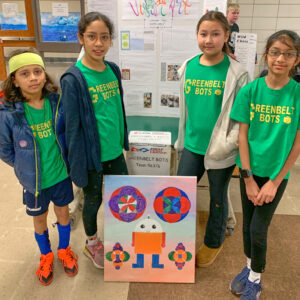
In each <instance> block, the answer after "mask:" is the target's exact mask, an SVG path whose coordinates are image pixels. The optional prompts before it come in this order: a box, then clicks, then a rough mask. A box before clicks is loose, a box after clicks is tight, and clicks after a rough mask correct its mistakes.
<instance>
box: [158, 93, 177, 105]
mask: <svg viewBox="0 0 300 300" xmlns="http://www.w3.org/2000/svg"><path fill="white" fill-rule="evenodd" d="M160 105H161V106H167V107H179V96H176V95H165V94H163V95H161V98H160Z"/></svg>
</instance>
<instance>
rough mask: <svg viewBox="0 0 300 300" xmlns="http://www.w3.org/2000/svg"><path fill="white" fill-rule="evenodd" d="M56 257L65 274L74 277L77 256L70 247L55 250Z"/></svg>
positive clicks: (76, 268) (76, 269)
mask: <svg viewBox="0 0 300 300" xmlns="http://www.w3.org/2000/svg"><path fill="white" fill-rule="evenodd" d="M57 256H58V258H59V259H60V261H61V263H62V265H63V266H64V269H65V272H66V274H67V275H68V276H75V275H76V274H77V273H78V265H77V260H78V256H77V254H76V253H74V252H73V251H72V250H71V248H70V246H68V247H67V248H66V249H59V250H57Z"/></svg>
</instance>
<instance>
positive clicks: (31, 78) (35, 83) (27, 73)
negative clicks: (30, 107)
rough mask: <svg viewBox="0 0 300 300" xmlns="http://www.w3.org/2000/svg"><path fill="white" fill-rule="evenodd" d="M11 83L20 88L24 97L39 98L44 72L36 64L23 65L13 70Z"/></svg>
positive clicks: (43, 83) (44, 79)
mask: <svg viewBox="0 0 300 300" xmlns="http://www.w3.org/2000/svg"><path fill="white" fill-rule="evenodd" d="M13 83H14V85H15V86H16V87H19V88H20V89H21V91H22V94H23V96H24V97H25V98H27V99H31V98H38V97H39V98H40V97H41V96H42V90H43V87H44V85H45V83H46V73H45V71H44V69H43V68H42V67H41V66H38V65H29V66H24V67H21V68H20V69H18V70H17V71H16V72H15V74H14V81H13Z"/></svg>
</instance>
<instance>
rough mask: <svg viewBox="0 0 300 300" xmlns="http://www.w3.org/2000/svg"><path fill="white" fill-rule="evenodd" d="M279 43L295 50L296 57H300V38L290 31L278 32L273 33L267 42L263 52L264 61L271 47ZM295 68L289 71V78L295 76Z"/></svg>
mask: <svg viewBox="0 0 300 300" xmlns="http://www.w3.org/2000/svg"><path fill="white" fill-rule="evenodd" d="M277 41H280V42H281V43H283V44H285V45H287V46H288V47H290V48H295V49H296V51H297V57H298V56H299V55H300V37H299V35H298V34H297V33H296V32H295V31H292V30H280V31H277V32H275V33H273V34H272V35H271V36H270V37H269V38H268V40H267V43H266V47H265V51H264V59H265V61H266V56H267V54H268V52H269V50H270V48H271V47H272V45H273V44H274V43H275V42H277ZM295 72H296V70H295V68H293V69H291V70H290V74H289V75H290V76H292V77H293V76H294V75H295Z"/></svg>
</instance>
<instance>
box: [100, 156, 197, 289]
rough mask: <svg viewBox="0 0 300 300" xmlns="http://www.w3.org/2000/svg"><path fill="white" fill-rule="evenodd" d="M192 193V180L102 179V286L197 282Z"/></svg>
mask: <svg viewBox="0 0 300 300" xmlns="http://www.w3.org/2000/svg"><path fill="white" fill-rule="evenodd" d="M154 159H155V158H154ZM196 188H197V183H196V177H170V176H105V178H104V199H105V206H104V251H105V268H104V280H105V281H128V282H182V283H193V282H195V235H196Z"/></svg>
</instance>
